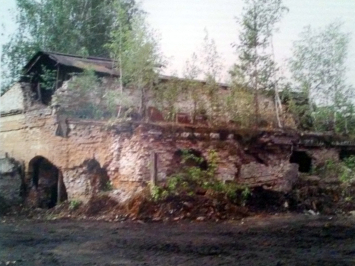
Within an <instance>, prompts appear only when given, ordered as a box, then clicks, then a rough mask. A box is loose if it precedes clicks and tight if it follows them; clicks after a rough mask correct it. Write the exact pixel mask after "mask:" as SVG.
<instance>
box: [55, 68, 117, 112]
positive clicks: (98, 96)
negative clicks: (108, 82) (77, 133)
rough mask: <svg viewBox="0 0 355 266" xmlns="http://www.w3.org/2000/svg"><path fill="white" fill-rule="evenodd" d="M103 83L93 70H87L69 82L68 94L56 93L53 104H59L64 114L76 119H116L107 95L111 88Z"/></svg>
mask: <svg viewBox="0 0 355 266" xmlns="http://www.w3.org/2000/svg"><path fill="white" fill-rule="evenodd" d="M101 83H102V81H101V79H100V78H98V77H97V76H96V74H95V72H94V71H93V70H85V71H84V72H83V73H80V74H77V75H75V76H73V78H72V79H71V80H69V81H68V88H67V90H68V92H61V93H56V94H55V95H54V96H53V97H52V104H53V103H56V104H58V105H59V106H60V107H61V112H62V113H64V114H66V115H68V116H70V117H74V118H81V119H103V118H106V119H107V118H110V117H114V116H116V110H115V108H114V106H113V104H112V103H111V101H112V99H110V98H108V97H107V93H106V90H108V91H109V90H110V88H109V87H104V86H102V84H101Z"/></svg>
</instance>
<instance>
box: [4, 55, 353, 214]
mask: <svg viewBox="0 0 355 266" xmlns="http://www.w3.org/2000/svg"><path fill="white" fill-rule="evenodd" d="M112 65H113V64H112V61H110V60H108V59H103V58H92V57H88V58H82V57H78V56H71V55H64V54H57V53H46V52H39V53H37V54H36V55H35V56H34V57H33V58H32V59H31V60H30V61H29V63H28V64H27V65H26V66H25V67H24V75H23V77H22V78H21V79H20V80H19V82H18V83H16V84H15V85H14V86H13V87H12V88H10V90H8V91H7V92H6V93H5V94H3V95H2V96H1V98H0V114H1V117H0V158H3V159H1V160H0V170H1V172H2V175H1V178H0V193H2V191H5V190H6V191H11V189H12V190H13V191H15V192H14V193H15V194H16V195H19V193H20V192H21V193H22V194H21V195H22V196H23V197H24V198H27V200H33V201H35V202H34V204H35V205H37V206H40V207H53V206H54V205H55V204H56V203H57V202H58V201H63V200H65V199H70V200H73V199H78V200H82V201H86V200H88V199H89V198H90V197H91V196H92V195H94V194H96V193H98V192H99V191H100V190H102V189H104V188H105V186H107V184H110V186H112V188H111V189H112V191H111V194H112V196H113V197H116V198H117V199H118V200H119V201H124V200H126V199H128V198H129V197H131V196H132V195H133V194H134V193H138V192H139V191H141V189H142V188H143V187H144V186H146V185H147V184H148V182H160V181H163V180H165V179H166V178H168V177H169V175H171V174H172V173H173V172H174V171H176V169H177V168H178V164H179V162H180V160H181V151H182V150H188V151H189V152H191V153H193V154H195V155H196V156H200V157H203V158H205V159H206V164H208V161H207V158H208V152H209V151H210V150H214V151H215V152H216V153H217V155H218V169H217V178H219V179H222V180H225V181H230V182H238V183H240V184H246V185H248V186H264V187H265V188H267V189H272V190H275V191H284V192H287V191H289V190H290V189H291V188H292V185H293V184H294V183H295V182H296V180H297V178H298V175H299V172H309V171H310V170H311V168H312V166H314V165H317V164H321V163H323V162H325V161H326V160H327V159H333V160H339V159H340V158H341V157H344V156H348V155H350V154H354V149H353V148H354V143H352V142H349V141H347V140H346V139H342V138H333V137H331V136H326V135H322V134H311V133H308V134H301V133H297V132H296V131H294V130H288V131H285V130H275V129H268V130H266V129H265V130H257V131H256V130H246V129H241V128H240V127H238V126H233V125H229V126H224V127H222V126H213V125H208V124H206V123H202V122H201V123H197V124H192V123H191V121H190V120H191V119H189V118H188V117H186V116H184V113H180V114H179V115H180V117H181V119H177V120H176V121H175V122H174V123H172V122H166V121H164V118H163V117H164V116H163V115H161V114H159V111H158V110H157V109H156V108H153V106H152V107H151V109H150V110H153V111H152V113H150V114H148V120H144V121H142V120H140V121H135V120H132V119H131V120H129V121H121V122H119V123H109V122H108V121H105V120H87V119H71V118H69V117H63V116H61V115H60V114H59V113H58V112H56V108H57V106H55V105H53V103H52V97H53V95H55V93H57V92H60V90H61V89H62V87H65V84H66V82H67V81H68V80H70V77H71V74H72V73H78V72H81V71H83V70H84V69H87V68H90V69H92V70H94V71H95V73H96V74H97V75H99V76H101V77H103V78H107V79H110V78H115V77H117V72H116V71H115V70H114V69H113V68H112ZM43 66H46V68H47V69H49V70H55V71H56V75H57V78H56V82H55V83H54V85H53V88H52V89H51V90H48V89H45V88H43V87H41V85H40V73H41V71H42V68H43ZM160 78H161V80H162V81H164V80H167V79H169V77H164V76H161V77H160ZM220 89H221V94H223V93H226V92H227V91H228V88H227V86H226V85H223V84H222V85H220ZM132 97H134V93H133V96H132ZM265 103H268V104H264V105H265V108H266V109H267V108H271V110H272V108H273V107H272V104H273V103H272V100H268V99H265ZM177 105H180V110H189V106H190V104H189V103H188V102H187V101H183V100H182V101H181V102H178V103H177ZM266 109H265V110H266ZM154 112H155V114H153V113H154ZM186 113H188V111H186V112H185V114H186ZM265 113H266V111H265ZM201 120H203V119H201ZM9 158H14V159H15V160H16V161H17V162H18V163H17V164H18V165H17V167H15V168H14V167H11V166H8V165H9V163H10V164H11V162H12V161H11V160H12V159H11V160H10V159H9ZM9 160H10V161H9ZM12 165H14V164H12ZM19 169H20V170H19ZM14 173H15V174H14ZM10 194H11V193H10ZM9 197H10V196H9Z"/></svg>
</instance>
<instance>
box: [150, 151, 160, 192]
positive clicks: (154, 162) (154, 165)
mask: <svg viewBox="0 0 355 266" xmlns="http://www.w3.org/2000/svg"><path fill="white" fill-rule="evenodd" d="M157 179H158V154H156V153H155V152H152V153H151V168H150V183H151V185H152V186H156V184H157Z"/></svg>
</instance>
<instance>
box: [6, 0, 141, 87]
mask: <svg viewBox="0 0 355 266" xmlns="http://www.w3.org/2000/svg"><path fill="white" fill-rule="evenodd" d="M122 3H123V4H122V8H123V9H124V10H125V13H127V17H128V22H127V23H128V24H129V23H130V17H131V16H132V15H133V14H134V13H135V12H136V9H135V8H134V7H133V6H134V3H135V1H134V0H122ZM16 5H17V13H18V15H17V16H16V24H17V31H16V32H15V33H14V34H13V35H12V36H11V39H10V41H9V42H8V43H6V44H5V45H4V46H3V57H2V62H3V63H4V64H5V66H6V67H4V69H5V70H7V71H6V72H5V73H4V77H5V81H6V82H5V86H8V85H9V84H11V83H12V82H13V81H14V80H16V79H17V78H18V77H19V76H20V75H21V69H22V67H23V66H24V65H25V64H26V63H27V62H28V60H29V59H30V57H31V56H33V54H34V53H35V52H37V51H38V50H45V51H56V52H61V53H68V54H75V55H78V54H79V55H83V56H87V55H91V56H101V57H108V55H109V51H108V50H107V48H106V47H105V44H106V43H107V42H108V41H109V38H110V32H111V28H112V27H113V24H114V22H115V20H116V18H117V14H116V13H115V12H113V1H111V0H87V1H82V0H41V1H32V0H16Z"/></svg>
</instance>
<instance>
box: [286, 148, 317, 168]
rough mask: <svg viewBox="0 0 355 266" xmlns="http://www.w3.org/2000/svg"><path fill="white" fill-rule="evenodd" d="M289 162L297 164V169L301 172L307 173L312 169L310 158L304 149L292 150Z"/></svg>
mask: <svg viewBox="0 0 355 266" xmlns="http://www.w3.org/2000/svg"><path fill="white" fill-rule="evenodd" d="M290 163H296V164H298V165H299V167H298V171H299V172H301V173H309V172H310V171H311V170H312V158H311V157H310V156H309V155H308V154H307V153H306V152H305V151H293V153H292V155H291V157H290Z"/></svg>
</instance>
